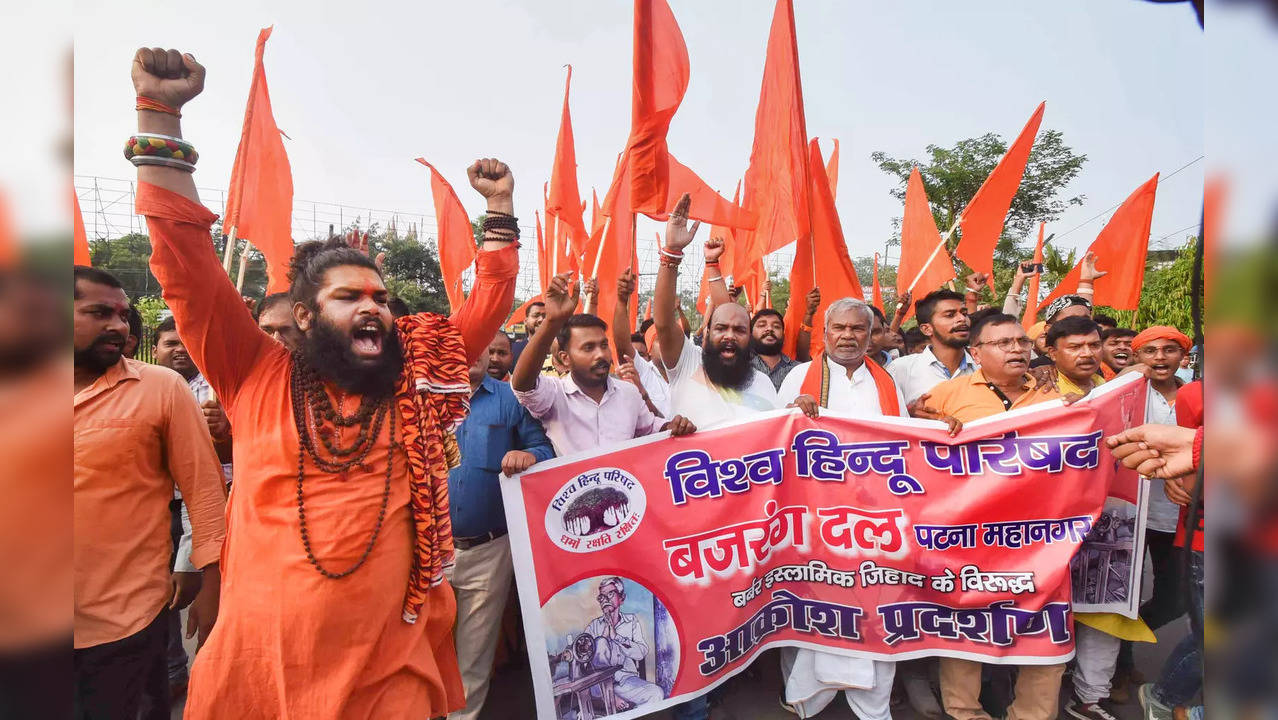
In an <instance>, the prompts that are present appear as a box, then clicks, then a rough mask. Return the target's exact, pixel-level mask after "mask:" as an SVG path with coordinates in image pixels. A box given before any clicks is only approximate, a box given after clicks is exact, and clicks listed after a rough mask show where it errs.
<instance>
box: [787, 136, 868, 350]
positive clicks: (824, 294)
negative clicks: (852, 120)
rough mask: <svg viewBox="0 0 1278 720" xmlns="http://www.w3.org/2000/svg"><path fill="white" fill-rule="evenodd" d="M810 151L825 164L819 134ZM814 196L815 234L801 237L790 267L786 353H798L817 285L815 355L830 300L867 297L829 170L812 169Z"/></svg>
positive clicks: (812, 157)
mask: <svg viewBox="0 0 1278 720" xmlns="http://www.w3.org/2000/svg"><path fill="white" fill-rule="evenodd" d="M809 152H810V156H809V160H810V162H811V164H812V165H811V166H812V167H818V168H819V167H824V166H825V164H824V163H823V162H821V148H820V146H819V145H818V144H817V141H816V139H815V138H813V140H812V143H811V144H810V145H809ZM811 198H812V234H811V237H809V238H800V239H799V242H798V244H797V245H796V246H795V253H794V266H793V267H791V269H790V304H789V305H788V306H787V307H786V309H785V326H786V327H787V328H791V331H790V332H787V333H786V334H785V345H784V350H785V353H786V354H787V355H789V356H790V357H794V354H795V347H796V343H797V342H798V335H799V332H798V330H799V325H800V324H801V323H802V322H803V313H804V310H805V309H806V308H805V302H804V298H805V297H806V296H807V294H808V292H809V291H811V290H812V288H813V286H815V287H819V288H821V304H820V306H818V307H817V312H816V318H815V320H814V321H813V326H812V357H817V356H818V355H819V354H820V353H821V350H822V349H824V347H825V322H824V320H823V318H824V317H825V309H826V308H827V307H829V306H830V303H832V302H834V301H835V300H838V299H840V298H845V297H853V298H856V299H858V300H860V299H862V298H864V297H865V292H864V291H863V290H862V289H861V282H860V281H859V280H857V277H856V268H855V267H853V265H852V258H850V257H848V246H847V243H846V242H844V240H843V227H842V225H841V224H840V223H839V214H838V213H837V212H836V211H835V209H834V196H833V195H831V194H830V179H829V178H828V177H826V174H825V173H823V172H817V173H812V190H811ZM814 273H815V277H813V274H814Z"/></svg>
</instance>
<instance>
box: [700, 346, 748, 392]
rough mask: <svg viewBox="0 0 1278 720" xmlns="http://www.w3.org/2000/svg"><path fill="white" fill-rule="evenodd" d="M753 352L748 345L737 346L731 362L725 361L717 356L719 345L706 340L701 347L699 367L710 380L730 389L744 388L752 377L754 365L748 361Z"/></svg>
mask: <svg viewBox="0 0 1278 720" xmlns="http://www.w3.org/2000/svg"><path fill="white" fill-rule="evenodd" d="M753 357H754V352H753V351H752V350H751V349H750V347H749V346H747V347H743V348H738V349H737V356H736V358H735V359H733V361H732V362H731V363H725V362H724V361H723V358H721V357H719V347H718V346H717V345H715V344H714V343H712V342H709V341H706V346H705V347H704V348H702V349H701V368H702V369H703V370H705V372H706V377H707V378H709V380H710V382H712V383H714V384H715V385H718V386H720V387H726V388H728V389H731V390H745V389H746V388H747V387H749V386H750V381H751V380H753V379H754V367H753V366H751V364H750V361H751V359H753Z"/></svg>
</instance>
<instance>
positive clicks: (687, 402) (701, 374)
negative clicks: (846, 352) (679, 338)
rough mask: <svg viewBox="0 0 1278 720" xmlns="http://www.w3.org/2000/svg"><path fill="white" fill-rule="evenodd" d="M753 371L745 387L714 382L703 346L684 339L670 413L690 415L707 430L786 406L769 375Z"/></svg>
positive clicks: (672, 373) (673, 375) (672, 376)
mask: <svg viewBox="0 0 1278 720" xmlns="http://www.w3.org/2000/svg"><path fill="white" fill-rule="evenodd" d="M750 372H751V374H752V376H751V378H750V384H749V385H747V386H746V387H745V389H744V390H730V389H728V388H721V387H718V386H716V385H713V384H711V382H710V380H709V379H708V378H706V371H705V369H704V368H702V367H701V348H699V347H697V346H696V345H695V344H694V343H693V342H692V341H691V340H684V341H683V352H682V353H680V355H679V362H678V363H676V364H675V366H674V368H672V369H670V412H672V413H673V414H674V415H682V416H684V417H686V418H688V420H690V421H691V422H692V424H693V425H696V426H697V429H698V430H705V429H707V428H711V427H714V426H715V425H719V424H721V423H725V422H729V421H732V420H739V419H744V418H747V417H749V416H751V415H753V414H755V413H759V412H766V411H768V410H776V409H777V408H780V407H783V406H784V403H781V402H780V401H779V400H778V399H777V390H776V388H775V387H773V385H772V381H771V380H769V379H768V376H767V375H764V374H763V373H761V372H759V371H758V370H753V369H752V370H751V371H750ZM792 374H793V373H792Z"/></svg>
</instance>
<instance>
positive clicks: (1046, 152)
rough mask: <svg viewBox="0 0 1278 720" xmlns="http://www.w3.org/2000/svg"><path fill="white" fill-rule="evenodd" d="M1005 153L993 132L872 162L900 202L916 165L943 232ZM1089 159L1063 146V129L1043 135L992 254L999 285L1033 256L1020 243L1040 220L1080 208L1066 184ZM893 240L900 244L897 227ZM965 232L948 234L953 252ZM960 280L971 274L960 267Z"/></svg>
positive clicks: (874, 155)
mask: <svg viewBox="0 0 1278 720" xmlns="http://www.w3.org/2000/svg"><path fill="white" fill-rule="evenodd" d="M1005 152H1007V143H1006V142H1005V141H1004V140H1003V138H1002V137H1000V136H999V135H997V134H995V133H986V134H984V135H982V136H980V137H975V138H967V139H965V140H960V141H958V142H957V143H955V144H954V145H953V146H951V147H941V146H939V145H928V146H927V148H926V153H927V154H926V156H925V158H924V159H921V160H920V159H916V158H895V157H891V156H889V155H888V154H887V153H885V152H883V151H877V152H874V153H872V154H871V155H870V158H871V159H872V160H873V161H874V162H876V163H878V165H879V169H880V170H882V171H883V172H885V173H887V174H889V175H892V176H894V177H896V178H897V179H899V180H900V185H898V186H897V187H895V188H893V189H892V190H891V191H890V192H891V194H892V196H893V197H895V198H897V199H898V200H901V201H904V200H905V187H906V184H907V182H908V181H909V179H910V173H911V171H913V169H914V167H915V166H916V165H917V166H918V168H919V174H920V175H921V176H922V178H923V187H924V188H925V189H926V190H927V196H928V201H929V203H930V204H931V207H932V217H933V218H934V219H935V220H936V226H937V227H938V228H940V230H941V232H942V233H944V232H945V231H946V230H948V229H949V228H950V227H951V226H952V225H954V222H955V220H957V219H958V216H959V213H960V212H962V211H963V209H964V208H965V207H967V204H968V202H970V201H971V199H972V197H973V196H974V195H975V194H976V191H977V190H979V189H980V187H981V184H982V183H983V182H985V179H986V178H987V177H988V176H989V174H990V172H991V171H992V170H993V169H994V166H996V165H997V164H998V161H999V159H1000V158H1002V157H1003V154H1004V153H1005ZM1085 162H1087V156H1086V155H1082V154H1078V153H1075V152H1074V150H1073V149H1072V148H1070V147H1069V146H1068V145H1066V144H1065V141H1064V136H1063V135H1062V133H1061V132H1060V131H1059V130H1044V131H1042V132H1040V133H1039V135H1038V138H1037V140H1036V141H1035V143H1034V148H1033V150H1031V151H1030V156H1029V161H1028V163H1027V164H1026V166H1025V176H1024V178H1023V179H1022V180H1021V185H1020V188H1019V189H1018V190H1017V192H1016V195H1015V197H1013V198H1012V206H1011V209H1010V210H1009V211H1008V213H1007V220H1006V223H1005V224H1004V227H1003V235H1002V237H1001V238H1000V239H999V243H998V246H997V247H996V248H995V251H994V268H995V271H994V275H995V282H996V283H997V284H998V286H999V287H1002V288H1006V287H1007V286H1008V284H1010V282H1011V277H1012V274H1013V273H1014V272H1015V263H1017V262H1019V261H1021V260H1024V259H1025V256H1026V255H1028V254H1029V253H1028V252H1026V251H1025V249H1024V248H1023V246H1022V243H1023V242H1024V241H1025V240H1026V238H1027V237H1028V236H1029V235H1030V234H1031V233H1032V232H1034V231H1036V230H1037V226H1038V224H1039V223H1040V222H1052V221H1054V220H1056V219H1058V218H1059V217H1060V216H1061V213H1063V212H1064V211H1065V209H1066V208H1068V207H1069V206H1071V205H1082V204H1083V201H1084V200H1085V199H1086V198H1085V196H1083V195H1074V196H1069V197H1066V196H1065V195H1064V194H1063V193H1064V189H1065V186H1066V185H1068V184H1069V183H1070V181H1072V180H1073V179H1074V178H1075V177H1076V176H1077V175H1078V173H1079V171H1080V170H1082V167H1083V163H1085ZM896 227H897V230H896V232H895V233H894V236H893V237H892V239H891V240H890V242H892V243H894V244H896V243H899V242H900V231H899V224H898V225H897V226H896ZM961 235H962V231H961V230H958V229H956V230H955V231H954V233H953V234H952V235H951V236H950V240H949V249H950V250H953V249H954V248H955V247H956V246H957V245H958V242H959V240H961V239H962V237H961ZM959 265H960V267H959V268H958V270H959V272H960V275H959V276H960V277H963V276H965V275H966V274H967V273H969V272H971V270H970V269H969V268H967V267H966V265H964V264H963V263H961V262H960V263H959Z"/></svg>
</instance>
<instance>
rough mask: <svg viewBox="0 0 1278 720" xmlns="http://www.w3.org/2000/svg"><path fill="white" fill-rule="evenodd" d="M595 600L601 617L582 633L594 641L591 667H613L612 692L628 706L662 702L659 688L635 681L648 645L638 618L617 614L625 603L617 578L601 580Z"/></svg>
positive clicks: (623, 589)
mask: <svg viewBox="0 0 1278 720" xmlns="http://www.w3.org/2000/svg"><path fill="white" fill-rule="evenodd" d="M596 600H598V601H599V609H600V610H601V611H602V614H600V616H599V617H597V618H595V619H594V620H591V621H590V624H589V625H587V626H586V633H588V634H589V635H590V636H591V637H593V638H594V639H595V655H594V659H593V660H592V662H593V664H594V666H595V667H609V666H615V667H617V672H616V674H615V675H614V676H613V691H614V692H615V693H616V694H617V697H619V698H621V699H622V700H625V701H626V702H628V703H630V704H631V705H644V704H647V703H650V702H659V701H661V700H664V699H665V697H666V694H665V692H663V691H662V690H661V688H660V687H658V686H657V685H654V684H652V683H650V682H648V681H647V680H644V679H643V678H641V677H639V661H641V660H643V659H644V658H645V657H647V656H648V644H647V643H645V642H644V641H643V625H642V624H640V622H639V618H638V616H636V615H633V614H630V613H623V612H621V604H622V603H623V602H625V600H626V589H625V587H624V586H622V584H621V578H617V577H609V578H604V579H603V580H602V581H601V582H600V583H599V595H598V596H597V597H596Z"/></svg>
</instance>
